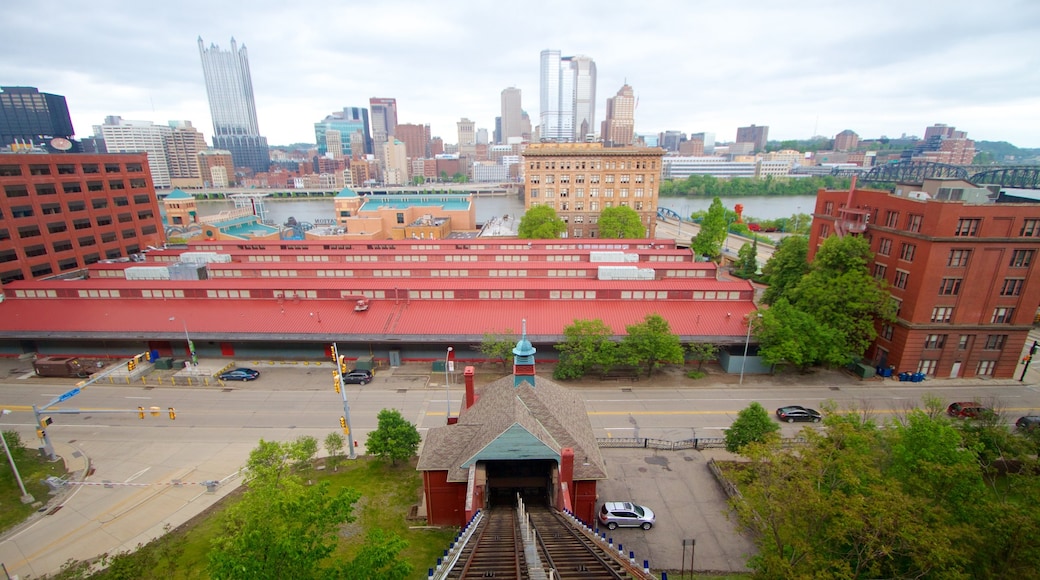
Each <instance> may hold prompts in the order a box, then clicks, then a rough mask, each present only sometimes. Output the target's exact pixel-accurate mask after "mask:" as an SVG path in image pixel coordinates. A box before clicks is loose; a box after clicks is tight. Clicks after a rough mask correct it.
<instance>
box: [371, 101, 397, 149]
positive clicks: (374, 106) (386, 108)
mask: <svg viewBox="0 0 1040 580" xmlns="http://www.w3.org/2000/svg"><path fill="white" fill-rule="evenodd" d="M368 107H369V109H371V111H372V142H373V147H375V148H376V149H377V150H378V149H379V148H381V147H382V145H383V143H386V142H387V141H389V140H390V138H391V137H393V136H394V135H395V134H396V132H397V99H384V98H379V97H372V98H371V99H369V100H368Z"/></svg>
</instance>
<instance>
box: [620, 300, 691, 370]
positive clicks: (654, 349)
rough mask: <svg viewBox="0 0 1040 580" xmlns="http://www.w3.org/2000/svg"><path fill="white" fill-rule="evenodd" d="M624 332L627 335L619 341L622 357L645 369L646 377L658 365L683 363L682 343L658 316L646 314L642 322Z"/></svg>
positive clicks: (666, 322)
mask: <svg viewBox="0 0 1040 580" xmlns="http://www.w3.org/2000/svg"><path fill="white" fill-rule="evenodd" d="M625 330H626V331H627V332H628V334H627V335H626V336H625V338H623V339H622V340H621V351H622V353H623V354H622V357H623V359H625V360H628V361H631V362H632V364H636V365H639V366H644V367H646V376H647V377H649V376H650V375H651V374H652V373H653V372H654V369H655V368H657V366H658V365H659V364H660V363H672V364H681V363H682V362H683V360H684V356H685V355H684V354H683V348H682V343H681V342H679V337H678V336H675V335H674V334H672V331H671V328H670V327H669V326H668V321H667V320H665V319H664V318H662V317H661V315H660V314H647V315H646V317H645V318H644V319H643V322H640V323H638V324H633V325H631V326H627V327H625Z"/></svg>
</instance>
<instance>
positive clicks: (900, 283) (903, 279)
mask: <svg viewBox="0 0 1040 580" xmlns="http://www.w3.org/2000/svg"><path fill="white" fill-rule="evenodd" d="M909 280H910V272H907V271H906V270H896V279H895V281H894V282H892V285H893V286H895V287H896V288H899V289H903V290H905V289H906V284H907V282H908V281H909Z"/></svg>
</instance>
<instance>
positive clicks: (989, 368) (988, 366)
mask: <svg viewBox="0 0 1040 580" xmlns="http://www.w3.org/2000/svg"><path fill="white" fill-rule="evenodd" d="M996 366H997V361H994V360H980V361H979V368H978V370H976V371H975V374H976V375H977V376H980V377H988V376H992V375H993V369H994V368H995V367H996Z"/></svg>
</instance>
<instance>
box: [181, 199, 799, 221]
mask: <svg viewBox="0 0 1040 580" xmlns="http://www.w3.org/2000/svg"><path fill="white" fill-rule="evenodd" d="M719 199H720V200H721V201H722V205H723V206H725V207H726V208H727V209H733V208H734V206H736V205H737V204H738V203H739V204H741V205H743V206H744V215H745V216H746V219H747V220H748V221H753V220H754V219H759V220H767V219H777V218H785V217H791V216H792V215H794V214H796V213H806V214H811V213H812V210H813V208H814V207H815V206H816V196H814V195H798V196H790V197H779V196H748V197H723V198H719ZM711 201H712V200H711V198H703V197H664V198H661V199H660V206H661V207H665V208H668V209H670V210H672V211H674V212H676V213H678V214H679V215H682V216H686V217H688V216H689V215H690V214H691V213H693V212H695V211H700V210H706V209H708V206H710V205H711ZM198 203H199V213H200V214H201V215H204V216H206V215H213V214H216V213H219V212H221V211H224V210H228V209H233V208H234V207H235V205H234V203H232V202H229V201H199V202H198ZM475 204H476V210H477V223H484V222H486V221H488V220H489V219H491V218H493V217H501V216H503V215H507V214H508V215H514V216H516V215H523V213H524V202H523V201H522V200H520V199H519V198H517V197H512V196H507V197H477V198H476V201H475ZM264 207H265V208H266V210H267V219H268V220H270V221H272V222H274V223H276V224H284V223H285V222H286V221H287V220H288V219H289V218H290V217H293V218H296V221H298V222H309V223H314V221H315V220H318V219H334V218H335V217H336V215H335V210H334V207H335V204H334V203H333V201H332V198H327V199H268V200H266V201H265V202H264Z"/></svg>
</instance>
